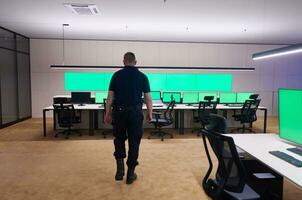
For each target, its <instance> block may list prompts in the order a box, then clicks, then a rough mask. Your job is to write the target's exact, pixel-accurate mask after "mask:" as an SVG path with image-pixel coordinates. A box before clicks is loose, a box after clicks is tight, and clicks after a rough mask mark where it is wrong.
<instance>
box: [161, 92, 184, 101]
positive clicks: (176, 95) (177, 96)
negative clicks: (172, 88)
mask: <svg viewBox="0 0 302 200" xmlns="http://www.w3.org/2000/svg"><path fill="white" fill-rule="evenodd" d="M172 99H173V100H175V103H181V93H180V92H163V103H170V102H171V100H172Z"/></svg>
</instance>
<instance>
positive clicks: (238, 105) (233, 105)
mask: <svg viewBox="0 0 302 200" xmlns="http://www.w3.org/2000/svg"><path fill="white" fill-rule="evenodd" d="M242 105H243V104H228V105H226V106H229V107H242Z"/></svg>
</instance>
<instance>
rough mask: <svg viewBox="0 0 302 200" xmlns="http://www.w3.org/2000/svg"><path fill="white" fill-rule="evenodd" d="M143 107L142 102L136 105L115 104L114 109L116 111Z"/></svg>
mask: <svg viewBox="0 0 302 200" xmlns="http://www.w3.org/2000/svg"><path fill="white" fill-rule="evenodd" d="M142 107H143V105H142V104H137V105H134V106H113V110H114V111H126V110H133V109H136V110H141V109H142Z"/></svg>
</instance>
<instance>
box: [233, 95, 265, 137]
mask: <svg viewBox="0 0 302 200" xmlns="http://www.w3.org/2000/svg"><path fill="white" fill-rule="evenodd" d="M260 101H261V99H254V100H246V101H245V102H244V104H243V107H242V109H241V111H240V114H234V115H233V117H234V119H235V121H239V122H240V124H242V125H243V126H242V127H239V128H236V129H233V130H232V131H231V132H235V131H240V130H242V133H244V132H245V130H249V131H250V132H253V133H255V131H253V130H252V128H250V127H252V123H253V122H255V121H257V114H256V113H257V110H258V106H259V104H260ZM246 123H248V124H249V125H250V127H246V125H245V124H246Z"/></svg>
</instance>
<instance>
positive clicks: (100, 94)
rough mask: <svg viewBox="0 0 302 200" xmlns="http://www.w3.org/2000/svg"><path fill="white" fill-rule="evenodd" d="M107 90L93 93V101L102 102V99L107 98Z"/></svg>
mask: <svg viewBox="0 0 302 200" xmlns="http://www.w3.org/2000/svg"><path fill="white" fill-rule="evenodd" d="M107 96H108V92H107V91H101V92H96V93H95V103H104V99H107Z"/></svg>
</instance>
